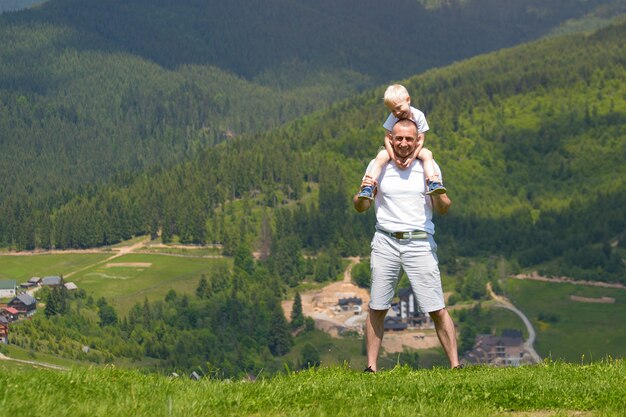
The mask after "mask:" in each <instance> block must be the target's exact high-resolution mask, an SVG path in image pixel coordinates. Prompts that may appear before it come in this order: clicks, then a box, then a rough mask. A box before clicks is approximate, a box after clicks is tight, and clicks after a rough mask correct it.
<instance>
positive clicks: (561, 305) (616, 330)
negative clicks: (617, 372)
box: [503, 279, 626, 363]
mask: <svg viewBox="0 0 626 417" xmlns="http://www.w3.org/2000/svg"><path fill="white" fill-rule="evenodd" d="M503 287H504V289H505V293H506V295H507V296H508V297H509V298H510V299H511V300H512V301H513V303H514V304H515V305H516V306H517V307H518V308H520V309H521V310H522V311H524V313H525V314H526V315H527V317H528V318H529V319H530V320H531V322H532V323H533V326H534V328H535V330H536V331H537V342H536V344H535V349H536V350H537V352H538V353H539V355H541V357H544V358H547V357H550V358H552V359H555V360H557V359H562V360H566V361H569V362H573V363H576V362H579V361H581V360H596V359H598V358H602V357H604V356H606V355H612V356H614V357H620V358H623V357H625V356H626V348H625V346H626V329H625V328H624V326H619V325H618V326H616V325H615V321H614V319H612V318H615V317H625V316H626V290H624V289H614V288H602V287H586V286H581V285H573V284H562V283H546V282H536V281H520V280H517V279H508V280H506V282H505V283H504V285H503ZM572 297H574V298H572ZM576 297H581V298H578V299H577V298H576ZM602 297H607V298H608V299H610V301H607V302H604V303H600V302H599V301H600V300H601V299H602ZM594 301H595V302H594Z"/></svg>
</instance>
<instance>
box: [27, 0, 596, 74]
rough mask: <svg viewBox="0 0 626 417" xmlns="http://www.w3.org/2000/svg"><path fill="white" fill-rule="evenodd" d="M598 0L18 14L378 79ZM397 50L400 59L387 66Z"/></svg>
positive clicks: (206, 60)
mask: <svg viewBox="0 0 626 417" xmlns="http://www.w3.org/2000/svg"><path fill="white" fill-rule="evenodd" d="M605 3H607V1H601V0H593V1H574V2H572V1H571V0H569V1H564V0H551V1H549V2H546V1H538V0H525V1H523V2H520V1H514V0H506V1H502V0H500V1H491V0H470V1H451V2H446V3H445V5H442V7H439V8H434V9H426V8H424V7H423V6H422V5H421V4H420V3H419V2H415V1H411V0H400V1H399V2H395V3H394V5H393V7H390V6H389V5H387V4H385V3H381V2H379V1H375V0H367V1H363V0H360V1H357V0H348V1H342V2H333V1H329V0H322V1H315V2H312V1H306V0H269V1H263V2H260V1H243V0H235V1H229V2H223V1H215V0H212V1H208V2H207V1H201V0H185V1H179V2H176V3H172V2H170V1H164V0H159V1H154V0H131V1H114V0H108V1H100V0H97V1H96V0H89V1H85V0H80V1H78V0H52V1H49V2H47V3H45V4H44V5H42V7H40V8H38V9H37V10H36V11H29V12H28V13H27V14H26V15H25V16H24V18H27V19H35V20H36V21H40V22H41V21H45V22H46V23H53V24H61V25H66V26H69V27H72V28H75V29H77V30H79V31H80V32H84V33H88V34H92V35H97V36H98V37H101V38H103V39H105V40H106V41H107V43H108V44H110V45H111V46H112V47H114V48H116V49H118V50H123V51H127V52H130V53H132V54H134V55H139V56H142V57H144V58H148V59H150V60H153V61H155V62H157V63H159V64H161V65H164V66H167V67H170V68H172V67H177V66H179V65H181V64H202V65H205V64H209V65H215V66H219V67H220V68H222V69H226V70H228V71H229V72H234V73H236V74H238V75H240V76H243V77H245V78H247V79H251V78H254V77H255V76H258V75H259V74H262V73H264V72H266V71H275V70H276V69H277V68H280V67H281V66H284V65H290V64H291V63H292V62H294V61H296V62H300V63H305V64H306V71H307V72H317V71H319V70H320V69H322V68H325V69H330V70H336V69H347V70H353V71H356V72H358V73H361V74H366V75H368V76H371V77H374V78H375V79H376V80H378V81H379V82H381V81H382V80H386V79H388V78H399V77H403V76H406V75H409V74H413V73H416V72H419V71H422V70H424V69H425V68H430V67H433V66H437V65H441V64H444V63H449V62H451V61H452V60H458V59H460V58H463V57H469V56H473V55H476V54H478V53H481V52H485V51H489V50H494V49H498V48H501V47H504V46H509V45H513V44H518V43H522V42H524V41H528V40H530V39H533V38H536V37H538V36H540V35H541V34H543V33H546V32H547V31H548V30H550V29H551V28H553V27H554V26H557V25H558V24H559V23H560V22H563V21H564V20H566V19H571V18H575V17H578V16H581V15H583V14H584V13H585V12H588V11H589V10H592V9H594V8H595V7H597V6H598V5H600V4H605ZM399 11H401V12H399ZM146 34H150V36H146ZM400 53H402V54H403V56H404V59H403V63H402V64H401V65H397V64H395V65H389V63H390V62H394V61H395V59H396V57H398V56H399V54H400Z"/></svg>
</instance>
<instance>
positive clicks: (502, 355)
mask: <svg viewBox="0 0 626 417" xmlns="http://www.w3.org/2000/svg"><path fill="white" fill-rule="evenodd" d="M463 358H464V360H465V361H466V362H469V363H473V364H490V365H496V366H519V365H522V364H525V363H532V358H531V357H530V355H528V353H527V352H526V349H525V347H524V339H522V332H521V331H519V330H513V329H505V330H503V332H502V336H493V335H490V334H479V335H477V336H476V342H475V343H474V348H473V349H472V350H471V351H470V352H468V353H466V354H465V355H464V357H463Z"/></svg>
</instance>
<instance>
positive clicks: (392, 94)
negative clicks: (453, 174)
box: [359, 84, 446, 200]
mask: <svg viewBox="0 0 626 417" xmlns="http://www.w3.org/2000/svg"><path fill="white" fill-rule="evenodd" d="M384 100H385V106H387V108H388V109H389V110H390V111H391V114H390V115H389V117H387V120H386V121H385V123H384V124H383V127H384V128H385V129H386V130H387V134H386V135H385V149H381V150H380V151H379V152H378V155H376V160H375V161H374V164H373V165H372V168H371V172H368V173H367V174H366V175H367V176H369V177H371V178H378V177H379V176H380V174H381V172H382V170H383V167H384V166H385V164H386V163H388V162H389V161H391V160H393V161H395V162H396V164H398V166H400V167H404V168H407V167H408V166H409V165H411V162H413V159H415V158H419V159H421V160H422V163H423V164H424V176H425V177H426V185H427V188H428V189H427V191H426V194H429V195H430V194H445V192H446V188H445V187H444V186H443V184H442V183H441V180H440V179H439V176H438V175H437V174H436V173H435V164H434V162H433V154H432V152H431V151H429V150H428V149H426V148H424V147H423V144H424V133H425V132H426V131H427V130H428V129H429V128H428V123H427V122H426V117H424V113H422V112H421V111H419V110H418V109H416V108H415V107H411V97H410V96H409V92H408V91H407V89H406V88H404V86H402V85H400V84H394V85H390V86H389V87H387V90H386V91H385V96H384ZM400 119H411V120H413V121H414V122H415V124H416V125H417V129H418V131H419V136H418V140H419V142H420V144H419V146H418V147H417V149H416V150H415V154H414V155H413V158H411V159H409V160H407V161H405V162H404V163H402V162H401V161H399V160H398V159H397V158H396V156H395V155H394V152H393V148H392V147H391V129H392V128H393V125H395V124H396V122H397V121H398V120H400ZM359 198H367V199H370V200H372V199H373V198H374V186H365V187H363V188H362V189H361V192H360V193H359Z"/></svg>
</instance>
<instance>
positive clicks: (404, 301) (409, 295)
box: [397, 288, 434, 329]
mask: <svg viewBox="0 0 626 417" xmlns="http://www.w3.org/2000/svg"><path fill="white" fill-rule="evenodd" d="M398 298H399V299H400V301H399V302H398V308H397V310H398V311H397V313H398V316H399V317H400V320H401V321H402V323H406V324H407V326H408V327H417V328H421V329H424V328H428V329H431V328H433V327H434V324H433V321H432V320H431V318H430V315H428V314H427V313H422V312H421V311H420V310H419V307H418V305H417V300H416V299H415V296H414V295H413V290H411V288H400V289H399V290H398Z"/></svg>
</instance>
